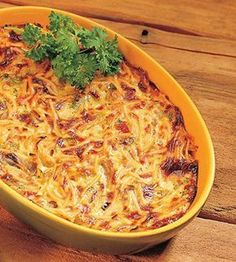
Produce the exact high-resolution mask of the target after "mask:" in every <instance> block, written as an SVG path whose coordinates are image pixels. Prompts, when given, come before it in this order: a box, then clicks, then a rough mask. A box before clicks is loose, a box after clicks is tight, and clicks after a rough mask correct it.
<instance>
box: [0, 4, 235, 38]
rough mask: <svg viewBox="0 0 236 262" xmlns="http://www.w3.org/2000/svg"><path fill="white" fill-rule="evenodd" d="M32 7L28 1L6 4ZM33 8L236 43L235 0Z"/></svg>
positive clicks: (54, 5)
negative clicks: (230, 40) (53, 8)
mask: <svg viewBox="0 0 236 262" xmlns="http://www.w3.org/2000/svg"><path fill="white" fill-rule="evenodd" d="M3 2H7V3H13V4H17V5H29V1H27V0H4V1H3ZM30 5H39V6H48V7H52V6H53V7H55V8H60V9H64V10H68V11H72V12H74V13H77V14H80V15H85V16H88V17H94V18H103V19H106V20H113V21H121V22H125V21H126V22H129V23H132V24H142V25H147V26H151V27H153V28H159V29H161V30H164V31H169V32H175V33H180V34H187V35H199V36H209V37H213V38H225V39H235V38H236V35H235V33H234V32H235V31H236V6H235V1H234V0H225V1H216V0H208V1H201V0H195V1H189V0H179V1H178V4H176V0H162V1H155V0H149V1H145V2H143V1H141V0H136V1H135V4H134V1H133V0H126V1H118V0H103V1H102V2H101V1H100V0H87V1H72V0H67V1H56V0H41V1H38V0H31V1H30Z"/></svg>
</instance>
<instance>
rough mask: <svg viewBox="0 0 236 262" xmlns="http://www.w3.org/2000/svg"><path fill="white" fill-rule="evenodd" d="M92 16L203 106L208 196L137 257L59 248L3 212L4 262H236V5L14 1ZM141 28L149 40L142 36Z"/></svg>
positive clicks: (228, 0) (212, 0)
mask: <svg viewBox="0 0 236 262" xmlns="http://www.w3.org/2000/svg"><path fill="white" fill-rule="evenodd" d="M27 4H28V5H29V4H30V5H42V6H49V7H55V8H60V9H65V10H69V11H71V12H74V13H76V14H80V15H83V16H87V17H90V18H92V19H93V20H95V21H97V22H99V23H101V24H104V25H106V26H108V27H110V28H112V29H114V30H115V31H117V32H119V33H121V34H122V35H124V36H126V37H127V38H128V39H130V40H131V41H133V42H134V43H135V44H137V45H138V46H140V47H141V48H142V49H143V50H145V51H146V52H147V53H149V54H150V55H151V56H152V57H154V58H155V59H156V60H157V61H159V62H160V63H161V64H162V65H163V66H164V67H165V68H166V69H167V70H168V71H169V72H170V73H171V74H172V75H173V76H174V77H175V78H176V79H177V80H178V82H179V83H180V84H181V85H182V86H183V87H184V89H185V90H186V91H187V93H188V94H189V95H190V97H191V98H192V99H193V101H194V102H195V103H196V104H197V106H198V108H199V110H200V112H201V113H202V115H203V118H204V119H205V121H206V123H207V126H208V128H209V130H210V133H211V135H212V138H213V142H214V147H215V152H216V179H215V183H214V186H213V189H212V192H211V194H210V197H209V199H208V201H207V203H206V205H205V207H204V208H203V210H202V212H201V213H200V215H199V217H198V218H196V219H195V220H194V221H193V222H192V223H191V224H190V225H189V226H188V227H187V228H186V229H184V230H183V231H182V232H181V233H180V234H179V235H178V236H177V237H175V238H174V239H172V240H171V241H169V242H167V243H164V244H162V245H159V246H157V247H154V248H152V249H151V250H148V251H146V252H143V253H141V254H138V255H133V256H107V255H94V254H89V253H85V252H81V251H76V250H72V249H69V248H66V247H62V246H60V245H57V244H55V243H53V242H51V241H50V240H48V239H46V238H45V237H43V236H41V235H39V234H37V233H35V232H34V231H33V230H31V229H29V228H28V227H27V226H25V225H23V224H21V223H20V222H18V221H17V220H16V219H15V218H13V217H12V216H11V215H10V214H9V213H7V212H6V211H5V210H3V209H1V208H0V261H1V262H5V261H7V262H18V261H23V262H28V261H34V262H37V261H45V262H48V261H58V262H59V261H89V262H91V261H95V262H96V261H101V262H102V261H175V262H176V261H236V226H235V223H236V203H235V198H236V178H235V175H236V174H235V170H236V160H235V158H236V150H235V145H236V120H235V119H236V1H235V0H225V1H218V0H207V1H201V0H194V1H191V0H189V1H188V0H178V1H176V0H156V1H155V0H148V1H141V0H136V1H134V0H133V1H132V0H126V1H114V0H87V1H86V0H84V1H72V0H60V1H56V0H54V1H49V0H41V1H39V0H32V1H24V0H15V1H14V0H13V1H7V0H6V1H2V2H0V7H1V8H4V7H9V6H15V5H27ZM143 30H147V31H148V36H147V37H146V38H145V39H144V38H143V37H142V32H143Z"/></svg>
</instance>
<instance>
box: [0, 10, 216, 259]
mask: <svg viewBox="0 0 236 262" xmlns="http://www.w3.org/2000/svg"><path fill="white" fill-rule="evenodd" d="M52 10H53V9H49V8H41V7H30V6H29V7H14V8H6V9H2V10H0V26H3V25H5V24H25V23H29V22H30V23H40V24H43V25H46V24H48V16H49V14H50V12H51V11H52ZM54 11H56V12H58V13H61V14H64V15H67V16H70V17H71V18H72V19H73V20H74V21H75V22H76V23H78V24H80V25H82V26H84V27H87V28H91V27H92V26H98V27H102V28H104V29H105V30H107V32H108V33H109V35H110V36H114V35H115V32H113V31H111V30H110V29H108V28H105V27H103V26H101V25H99V24H97V23H95V22H93V21H91V20H89V19H86V18H83V17H80V16H77V15H74V14H71V13H68V12H64V11H60V10H54ZM118 41H119V48H120V50H121V52H122V53H123V54H124V56H125V57H126V59H127V60H128V61H130V62H132V64H133V65H135V66H140V67H142V68H143V69H144V70H145V71H147V73H148V75H149V78H150V80H151V81H152V82H154V83H155V84H156V85H157V86H158V88H159V89H160V90H161V91H163V92H164V93H165V94H167V95H168V96H169V98H170V100H171V101H172V102H173V103H174V104H175V105H176V106H178V107H179V108H180V110H181V112H182V114H183V117H184V120H185V126H186V129H187V131H188V132H189V133H190V134H191V135H192V136H193V137H194V141H195V143H196V145H197V146H198V151H197V155H196V158H197V159H198V160H199V174H198V189H197V194H196V197H195V199H194V202H193V203H192V205H191V206H190V208H189V210H188V211H187V213H186V214H185V215H184V216H183V217H181V218H180V219H179V220H177V221H175V222H173V223H171V224H168V225H166V226H163V227H161V228H158V229H153V230H147V231H144V232H130V233H121V232H106V231H99V230H96V229H91V228H87V227H84V226H80V225H77V224H74V223H72V222H69V221H67V220H65V219H62V218H60V217H58V216H56V215H53V214H51V213H50V212H48V211H46V210H45V209H43V208H41V207H39V206H37V205H36V204H34V203H32V202H31V201H29V200H27V199H26V198H24V197H23V196H21V195H20V194H18V193H17V192H15V191H14V190H13V189H11V188H10V187H9V186H7V185H6V184H5V183H4V182H3V181H2V180H0V204H1V205H2V206H3V207H4V208H6V210H8V211H9V212H11V213H12V214H13V215H15V216H16V217H17V218H19V219H20V220H21V221H23V222H25V223H27V224H29V225H31V226H32V227H33V228H34V229H35V230H37V231H38V232H40V233H42V234H44V235H46V236H48V237H49V238H51V239H53V240H55V241H56V242H59V243H61V244H64V245H67V246H70V247H73V248H78V249H81V250H85V251H90V252H103V253H110V254H130V253H136V252H139V251H142V250H144V249H147V248H149V247H151V246H154V245H156V244H159V243H161V242H163V241H166V240H168V239H170V238H171V237H173V236H174V235H176V234H177V232H178V231H179V230H181V229H182V228H183V227H184V226H186V225H187V224H188V223H189V222H190V221H191V220H192V219H193V218H194V217H195V216H196V215H197V214H198V213H199V211H200V209H201V208H202V206H203V205H204V203H205V201H206V199H207V197H208V195H209V192H210V190H211V187H212V184H213V180H214V170H215V162H214V150H213V145H212V142H211V138H210V135H209V132H208V130H207V127H206V125H205V123H204V121H203V119H202V117H201V115H200V113H199V112H198V110H197V108H196V107H195V105H194V104H193V102H192V101H191V99H190V98H189V97H188V95H187V94H186V93H185V91H184V90H183V89H182V88H181V87H180V85H179V84H178V83H177V82H176V81H175V80H174V79H173V78H172V77H171V76H170V75H169V74H168V73H167V72H166V71H165V69H163V68H162V67H161V66H160V65H159V64H158V63H157V62H156V61H154V60H153V59H152V58H151V57H150V56H148V55H147V54H146V53H145V52H143V51H142V50H141V49H139V48H138V47H137V46H135V45H134V44H132V43H131V42H130V41H128V40H127V39H125V38H124V37H122V36H120V35H119V34H118Z"/></svg>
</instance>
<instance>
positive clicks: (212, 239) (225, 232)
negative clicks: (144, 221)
mask: <svg viewBox="0 0 236 262" xmlns="http://www.w3.org/2000/svg"><path fill="white" fill-rule="evenodd" d="M0 214H1V217H0V261H1V262H21V261H22V258H23V259H24V260H23V261H24V262H31V261H34V262H41V261H46V262H53V261H57V262H60V261H61V262H69V261H88V262H90V261H94V262H106V261H109V262H110V261H144V260H145V261H169V262H172V261H173V262H178V261H179V262H182V261H199V262H201V261H216V262H217V261H235V259H236V250H235V245H236V225H232V224H227V223H222V222H217V221H212V220H208V219H200V218H196V219H195V220H194V221H193V222H192V223H191V224H190V225H189V226H188V227H187V228H186V229H184V230H183V231H182V232H181V233H180V234H179V235H178V236H177V237H175V238H174V239H172V240H170V241H169V242H167V243H164V244H162V245H159V246H157V247H154V248H152V249H150V250H148V251H145V252H143V253H140V254H138V255H132V256H109V255H96V254H91V253H86V252H82V251H76V250H73V249H70V248H66V247H63V246H60V245H57V244H55V243H53V242H51V241H50V240H48V239H47V238H45V237H42V236H41V235H38V234H37V233H35V232H34V231H32V230H31V229H29V228H28V227H26V226H25V225H23V224H21V223H20V222H18V221H16V220H15V218H13V217H12V216H11V215H9V214H8V213H7V212H6V211H4V210H3V209H2V210H1V209H0ZM226 246H227V248H225V247H226Z"/></svg>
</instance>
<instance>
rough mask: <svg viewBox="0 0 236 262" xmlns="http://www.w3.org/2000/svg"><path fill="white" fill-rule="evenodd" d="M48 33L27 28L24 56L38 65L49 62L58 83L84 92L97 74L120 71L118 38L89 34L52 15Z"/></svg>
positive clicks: (100, 31) (96, 32)
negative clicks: (66, 83)
mask: <svg viewBox="0 0 236 262" xmlns="http://www.w3.org/2000/svg"><path fill="white" fill-rule="evenodd" d="M49 20H50V23H49V30H50V31H45V30H43V29H41V28H40V27H38V26H35V25H31V24H30V25H27V26H26V27H25V29H24V32H23V34H22V37H23V41H24V42H25V43H26V44H27V45H29V47H30V48H31V49H30V50H29V51H28V52H27V53H26V56H27V57H29V58H31V59H33V60H35V61H37V62H41V61H43V60H44V59H49V60H51V62H52V67H53V70H54V71H55V74H56V76H57V77H58V78H59V79H62V80H64V81H67V82H68V83H70V84H71V85H72V86H75V87H78V88H81V89H83V88H84V87H85V86H86V85H87V84H89V83H90V82H91V81H92V80H93V78H94V75H95V74H96V72H97V71H100V72H101V73H102V74H104V75H112V74H115V73H117V72H118V71H119V68H120V67H119V65H120V62H121V61H122V55H121V53H120V52H119V50H118V41H117V37H115V38H114V39H111V40H109V39H108V35H107V32H106V31H105V30H103V29H101V28H97V27H94V28H92V30H88V29H86V28H84V27H80V26H78V25H76V24H75V23H74V22H73V20H72V19H71V18H69V17H67V16H64V15H60V14H57V13H55V12H51V14H50V16H49Z"/></svg>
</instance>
